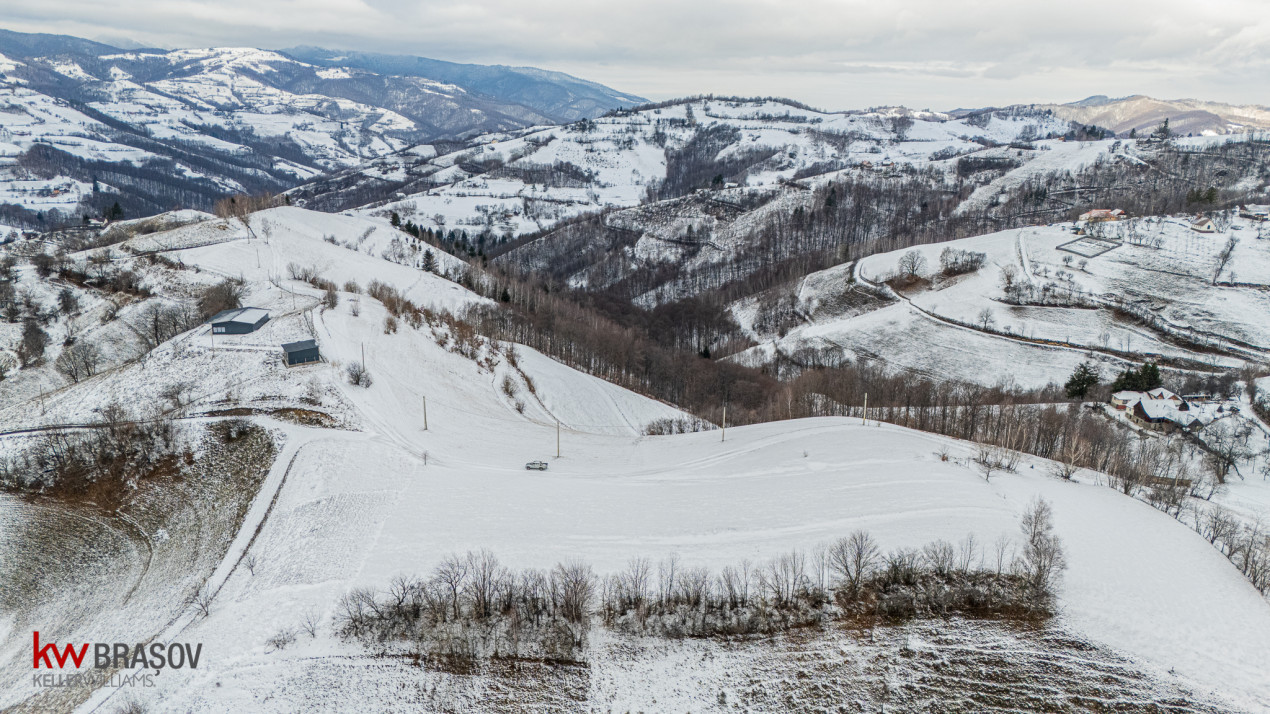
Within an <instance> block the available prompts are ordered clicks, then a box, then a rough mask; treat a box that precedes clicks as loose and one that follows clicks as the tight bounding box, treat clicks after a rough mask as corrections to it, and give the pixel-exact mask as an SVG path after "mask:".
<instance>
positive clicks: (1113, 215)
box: [1080, 208, 1125, 223]
mask: <svg viewBox="0 0 1270 714" xmlns="http://www.w3.org/2000/svg"><path fill="white" fill-rule="evenodd" d="M1124 217H1125V215H1124V211H1122V210H1120V209H1119V208H1095V209H1093V210H1092V211H1085V212H1084V213H1082V214H1080V220H1082V221H1084V222H1086V223H1101V222H1102V221H1118V220H1120V219H1121V218H1124Z"/></svg>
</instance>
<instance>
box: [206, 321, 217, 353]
mask: <svg viewBox="0 0 1270 714" xmlns="http://www.w3.org/2000/svg"><path fill="white" fill-rule="evenodd" d="M207 336H208V337H210V338H212V351H213V352H215V351H216V328H215V327H212V328H210V329H208V331H207Z"/></svg>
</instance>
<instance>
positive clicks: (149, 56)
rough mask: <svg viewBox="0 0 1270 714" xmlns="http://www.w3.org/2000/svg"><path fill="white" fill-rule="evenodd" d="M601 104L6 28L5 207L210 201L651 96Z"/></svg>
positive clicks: (276, 56) (1, 119)
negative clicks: (554, 106)
mask: <svg viewBox="0 0 1270 714" xmlns="http://www.w3.org/2000/svg"><path fill="white" fill-rule="evenodd" d="M5 53H8V54H5ZM522 71H524V72H528V71H529V70H527V69H526V70H522ZM566 80H568V82H572V83H573V84H578V85H583V84H584V83H582V82H581V80H576V79H575V78H571V77H568V76H567V75H559V76H558V77H557V76H552V75H550V74H544V75H542V76H536V79H535V81H536V82H537V84H538V85H540V87H542V88H550V87H553V86H555V85H556V84H559V83H566V84H567V83H568V82H566ZM587 86H590V87H591V89H592V93H593V94H594V93H595V92H596V88H597V87H598V88H599V89H604V88H602V87H599V85H587ZM588 101H590V102H591V103H590V104H589V105H586V106H579V107H576V108H575V109H574V110H573V111H567V112H564V113H563V114H558V113H554V112H552V111H538V110H535V109H533V108H531V107H530V106H526V105H525V104H522V103H519V102H518V101H516V100H514V99H509V98H505V97H500V96H498V91H497V90H495V89H491V90H490V91H489V92H482V91H479V90H470V89H468V88H465V87H464V86H460V85H458V84H453V83H450V82H446V81H439V80H437V79H432V78H429V77H427V76H424V75H420V74H419V73H418V72H413V73H409V72H408V73H405V74H387V73H377V72H373V71H370V70H367V69H363V68H358V67H343V66H340V65H338V64H332V63H330V62H325V63H323V64H321V65H315V64H307V63H305V62H301V61H298V60H296V59H294V58H292V57H289V56H287V55H284V54H281V53H279V52H275V51H270V50H261V49H255V48H211V49H181V50H173V51H166V52H165V51H158V50H146V51H140V52H125V51H122V50H116V49H115V48H110V47H107V46H105V45H96V44H94V43H88V42H82V41H80V42H76V41H74V38H64V37H57V36H42V35H19V34H16V33H4V32H0V106H2V107H3V111H0V157H2V158H3V159H4V161H3V165H0V168H3V171H4V173H3V175H2V176H0V178H3V179H5V180H4V181H3V182H2V184H0V185H3V191H0V204H4V203H10V204H14V205H16V206H21V207H23V208H25V209H28V210H29V211H31V212H32V214H34V213H37V212H41V211H43V212H48V211H50V210H53V209H57V210H61V211H63V212H66V213H72V212H74V211H75V210H76V208H77V206H79V205H80V203H81V201H83V200H85V199H87V200H90V201H91V200H93V199H96V200H97V201H98V202H101V201H105V202H106V205H107V206H108V205H110V202H111V201H114V200H123V203H124V204H125V207H126V209H127V210H128V211H129V212H130V213H132V214H137V213H143V212H144V213H156V212H159V211H162V210H167V209H168V208H170V207H171V205H172V203H174V202H176V203H184V204H186V205H194V206H198V207H206V206H207V205H210V201H209V200H208V197H212V196H219V195H225V194H231V193H235V192H257V191H260V190H279V189H282V188H287V187H290V186H293V185H295V184H297V183H300V182H301V181H304V180H307V179H311V178H313V177H314V176H317V175H319V174H320V173H322V172H325V171H329V170H332V169H338V168H342V167H346V166H350V165H356V164H359V163H361V162H363V161H366V160H368V159H373V158H376V157H379V156H384V155H386V154H390V153H393V152H397V151H400V150H402V149H404V148H406V147H409V146H412V145H416V144H420V143H426V142H430V141H435V140H446V139H449V140H453V139H458V138H461V137H467V136H471V135H474V134H478V133H483V132H490V131H505V130H511V129H518V128H521V127H525V126H532V125H538V124H547V123H552V122H554V121H558V120H560V119H562V118H570V119H572V118H576V117H577V116H579V115H580V116H592V115H595V114H599V113H601V112H603V111H606V110H608V109H611V108H613V107H616V106H621V105H622V104H631V103H634V102H635V101H638V98H635V97H627V96H626V95H619V94H616V93H611V91H610V94H609V95H605V94H603V93H599V94H596V96H594V97H591V98H590V99H589V100H588ZM579 113H580V114H579ZM103 163H104V164H105V166H103V165H102V164H103ZM111 165H116V166H111ZM159 166H171V167H172V170H171V171H169V172H167V173H168V175H169V176H172V175H173V174H174V175H175V177H176V178H179V179H182V180H183V182H184V183H177V184H175V185H173V186H169V187H167V192H166V193H164V191H163V190H162V189H159V188H156V187H154V186H152V185H147V184H145V183H144V181H142V179H149V178H153V177H152V174H153V172H154V171H155V170H156V169H157V168H158V167H159ZM146 169H149V170H150V171H149V172H147V171H146ZM95 175H100V180H99V181H98V182H97V185H96V186H94V185H93V177H94V176H95ZM94 192H95V193H97V194H103V193H104V194H116V196H115V197H113V198H110V199H109V200H107V199H106V198H105V196H101V195H94ZM122 197H131V198H132V199H133V200H132V201H129V200H126V199H122ZM141 199H144V201H148V204H147V203H144V202H143V203H141V204H138V203H137V201H138V200H141ZM200 199H201V200H200ZM94 208H95V209H96V210H94V211H90V213H99V212H100V211H101V208H102V207H100V206H94ZM28 227H32V228H33V227H36V226H34V225H32V226H28Z"/></svg>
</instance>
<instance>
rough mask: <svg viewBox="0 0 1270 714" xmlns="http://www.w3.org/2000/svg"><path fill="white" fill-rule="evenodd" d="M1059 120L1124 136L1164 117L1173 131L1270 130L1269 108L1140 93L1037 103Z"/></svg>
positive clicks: (1152, 126) (1141, 129) (1227, 132)
mask: <svg viewBox="0 0 1270 714" xmlns="http://www.w3.org/2000/svg"><path fill="white" fill-rule="evenodd" d="M1029 107H1030V108H1035V109H1041V110H1048V111H1051V112H1053V113H1054V116H1057V117H1059V118H1062V119H1068V120H1070V121H1074V122H1080V123H1081V124H1086V125H1094V126H1098V127H1102V128H1103V129H1108V130H1110V131H1113V132H1115V134H1116V135H1117V136H1121V137H1127V136H1128V135H1129V134H1130V133H1131V132H1135V131H1136V132H1137V133H1139V134H1141V133H1143V132H1144V131H1145V132H1149V131H1152V130H1154V129H1155V128H1156V127H1158V126H1159V125H1160V124H1161V123H1163V122H1164V120H1165V119H1168V120H1169V128H1170V129H1171V130H1172V132H1173V133H1174V134H1180V135H1183V136H1185V135H1187V134H1195V135H1201V134H1238V133H1242V132H1246V131H1253V130H1263V129H1270V107H1265V106H1258V105H1255V104H1245V105H1237V104H1222V103H1220V102H1204V101H1199V100H1196V99H1155V98H1152V97H1147V96H1144V95H1141V94H1135V95H1133V96H1130V97H1119V98H1112V97H1107V96H1104V95H1095V96H1092V97H1088V98H1086V99H1082V100H1080V101H1078V102H1071V103H1068V104H1037V105H1029Z"/></svg>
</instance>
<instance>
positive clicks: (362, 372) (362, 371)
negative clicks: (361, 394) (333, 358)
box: [344, 362, 374, 388]
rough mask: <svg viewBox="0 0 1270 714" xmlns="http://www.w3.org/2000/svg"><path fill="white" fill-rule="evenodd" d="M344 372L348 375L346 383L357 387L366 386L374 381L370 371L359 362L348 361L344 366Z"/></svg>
mask: <svg viewBox="0 0 1270 714" xmlns="http://www.w3.org/2000/svg"><path fill="white" fill-rule="evenodd" d="M344 374H345V375H346V376H347V377H348V383H349V384H352V385H354V386H357V387H362V388H368V387H370V385H371V384H373V383H374V380H373V379H371V376H370V371H369V370H367V369H366V365H364V364H362V363H361V362H350V363H349V365H348V366H347V367H345V368H344Z"/></svg>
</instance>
